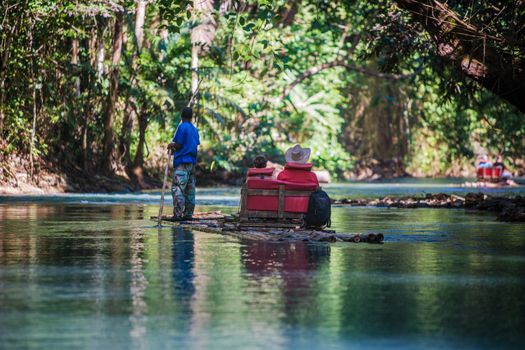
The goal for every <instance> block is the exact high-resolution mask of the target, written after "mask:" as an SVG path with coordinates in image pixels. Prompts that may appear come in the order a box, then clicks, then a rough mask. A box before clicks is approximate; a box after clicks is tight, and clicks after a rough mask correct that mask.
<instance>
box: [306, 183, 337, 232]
mask: <svg viewBox="0 0 525 350" xmlns="http://www.w3.org/2000/svg"><path fill="white" fill-rule="evenodd" d="M331 207H332V202H331V201H330V197H328V195H327V194H326V192H325V191H321V190H317V191H315V192H312V194H311V195H310V201H309V202H308V211H307V212H306V216H305V218H304V220H305V221H306V226H310V227H330V224H331V221H330V216H331V214H332V210H331Z"/></svg>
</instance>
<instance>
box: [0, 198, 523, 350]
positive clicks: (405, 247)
mask: <svg viewBox="0 0 525 350" xmlns="http://www.w3.org/2000/svg"><path fill="white" fill-rule="evenodd" d="M156 210H157V208H155V207H143V206H117V205H111V206H77V205H45V206H42V205H30V206H28V207H25V206H24V205H20V206H9V207H7V206H0V217H1V218H2V221H1V222H0V310H1V314H0V345H1V347H23V348H33V347H35V348H38V347H46V348H47V347H54V346H55V345H57V344H61V345H62V346H66V347H98V346H105V347H107V346H116V347H119V348H120V347H121V348H127V347H132V348H151V347H161V346H162V347H166V346H170V347H174V346H178V347H193V348H207V347H229V348H231V347H242V348H245V347H272V348H288V347H299V346H304V347H309V348H310V347H322V348H325V347H334V348H346V347H348V346H351V345H354V346H365V347H367V346H368V347H382V346H392V345H394V346H396V345H397V346H409V347H421V346H424V347H426V346H454V347H484V346H487V347H495V346H498V347H500V346H502V347H513V346H514V347H516V346H519V345H523V344H524V343H525V335H524V334H525V329H524V324H525V297H524V295H525V279H524V277H525V276H524V274H523V271H525V254H524V253H523V252H524V251H525V236H523V227H524V226H523V225H520V224H518V225H514V224H506V223H499V222H496V221H494V220H493V218H491V217H490V216H487V215H472V214H466V213H465V212H463V211H446V210H429V209H425V210H388V209H373V210H371V209H369V208H335V210H334V225H335V228H336V229H345V230H348V231H354V232H366V231H374V230H381V231H382V232H384V233H386V234H387V237H388V242H387V244H385V245H382V246H372V245H344V244H336V245H328V244H306V243H304V242H298V243H268V242H254V241H239V240H238V239H234V238H229V237H225V236H221V235H214V234H208V233H203V232H199V231H190V230H183V229H178V228H163V229H157V228H154V227H152V226H151V225H150V224H149V222H147V221H145V220H144V218H147V217H149V215H154V214H155V211H156Z"/></svg>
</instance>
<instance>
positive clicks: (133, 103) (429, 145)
mask: <svg viewBox="0 0 525 350" xmlns="http://www.w3.org/2000/svg"><path fill="white" fill-rule="evenodd" d="M226 3H228V4H230V5H229V7H228V6H226ZM498 3H499V2H498ZM191 4H192V1H165V0H161V1H156V2H148V5H147V6H148V7H147V16H146V18H145V26H144V43H145V44H144V47H143V49H142V50H140V52H139V50H138V48H137V38H136V37H135V34H134V30H135V27H134V26H135V23H134V21H135V20H136V19H135V12H134V11H135V9H136V3H135V2H132V1H114V2H107V1H87V0H86V1H65V0H64V1H59V2H56V1H47V0H38V1H37V0H32V1H6V2H2V5H1V6H0V10H1V11H0V12H1V13H0V16H2V17H0V23H1V25H2V28H0V29H1V30H0V45H2V46H1V49H2V50H0V54H2V55H3V54H5V53H7V54H8V56H7V58H8V59H7V60H5V63H3V64H5V66H3V67H2V68H3V70H2V72H4V73H3V74H2V75H1V76H0V79H1V80H3V83H4V85H5V89H4V90H3V91H2V93H3V95H2V100H1V101H0V103H1V106H0V108H1V109H2V111H3V115H5V117H4V121H3V124H4V127H3V130H0V133H1V136H2V139H3V143H2V150H1V152H2V153H3V154H10V153H14V152H18V153H20V154H27V152H29V148H30V147H29V143H30V142H31V141H30V140H31V139H30V135H31V128H32V120H33V109H34V108H36V113H37V119H36V121H37V123H36V124H37V127H36V141H35V144H34V145H35V147H34V151H33V152H34V155H35V156H38V157H41V158H42V159H46V160H50V161H51V162H52V163H55V165H56V166H59V167H60V166H62V165H64V164H67V165H71V166H73V167H75V168H82V167H84V165H85V164H84V163H83V161H84V160H85V158H87V162H88V165H87V167H88V168H87V169H86V170H88V171H95V170H96V168H97V164H98V163H99V162H100V157H101V153H102V149H101V145H102V142H103V139H104V137H103V136H104V120H105V115H106V114H105V113H106V109H107V105H108V102H107V101H108V98H109V93H110V74H109V71H110V69H111V68H112V67H111V59H112V57H111V52H112V45H113V34H114V33H113V28H114V23H115V17H116V14H117V13H118V12H120V11H123V12H124V13H125V18H126V21H125V27H126V28H125V29H126V31H125V32H126V36H125V38H124V39H125V40H124V44H123V47H122V54H123V57H122V59H121V61H120V62H119V65H118V67H117V68H118V71H119V75H118V82H119V85H118V88H119V90H118V96H117V103H116V112H115V121H114V124H113V126H112V127H113V130H114V133H115V137H114V138H115V139H114V143H115V148H117V144H120V143H124V144H125V141H127V139H126V138H127V137H128V138H129V140H128V141H129V147H130V149H129V150H128V149H125V150H124V151H125V152H127V156H126V157H124V155H123V154H117V157H116V160H115V161H116V162H117V163H119V164H117V167H116V168H117V169H122V168H126V169H130V168H131V167H132V166H133V164H132V159H133V158H134V157H132V156H135V155H136V153H137V152H140V150H139V147H138V143H139V140H140V137H141V134H140V132H141V131H140V128H139V127H138V126H139V121H140V122H142V123H146V124H145V125H143V132H145V135H143V136H144V137H145V152H146V154H145V156H146V167H148V166H149V167H150V170H154V169H153V168H155V167H157V168H158V165H159V163H158V161H159V159H160V158H162V157H163V156H164V153H163V151H162V149H163V147H164V144H166V143H167V142H168V141H169V140H170V139H171V135H172V134H173V132H174V131H175V128H176V127H177V125H178V123H179V121H180V118H179V114H178V111H180V110H181V108H182V107H184V106H185V105H186V104H187V103H188V101H189V100H190V99H191V97H192V93H191V81H192V70H191V65H192V63H191V62H192V57H191V52H192V41H191V31H192V30H193V28H195V27H196V26H197V25H198V24H199V23H198V21H197V20H196V18H197V17H198V16H196V15H197V14H195V13H192V11H191V7H190V5H191ZM223 5H224V6H223ZM450 5H451V6H453V7H454V8H457V9H459V10H465V11H467V9H466V8H463V5H462V2H452V3H450ZM498 6H499V5H498ZM476 8H477V9H478V10H479V11H477V12H469V13H471V14H472V15H473V16H475V17H476V16H477V17H480V16H481V17H483V16H485V17H486V16H489V15H490V13H491V11H490V10H487V9H486V6H483V5H481V4H477V3H476ZM211 15H212V16H213V18H214V19H215V22H216V25H215V27H214V30H215V31H216V33H214V34H215V36H214V39H213V42H212V44H211V46H210V47H207V48H203V49H202V52H201V53H200V56H199V68H198V78H199V94H198V95H197V99H196V104H195V112H196V113H195V114H196V123H197V125H198V127H199V129H200V132H201V138H202V152H201V157H200V166H201V167H203V168H205V169H207V170H208V171H213V170H216V169H219V168H221V169H225V170H227V171H231V172H239V173H241V172H243V171H244V170H245V169H246V167H247V166H249V165H250V164H251V159H252V158H253V157H254V156H255V155H257V154H261V153H263V154H266V155H267V156H268V157H269V159H270V160H272V161H274V162H283V161H284V159H283V158H284V157H283V154H284V151H285V150H286V149H287V148H288V147H290V146H292V145H293V144H294V143H300V144H302V145H303V146H307V147H311V148H312V150H313V152H312V161H313V162H314V165H315V166H317V167H320V168H325V169H327V170H329V171H330V172H331V173H332V174H333V175H334V176H344V175H345V174H348V173H349V172H350V171H352V170H353V169H354V164H355V163H356V162H357V161H363V160H365V161H368V160H377V161H379V162H388V161H391V160H395V161H396V162H397V161H401V162H402V163H403V166H406V168H407V169H408V170H409V171H410V172H411V173H414V174H416V173H417V174H423V175H424V174H427V175H443V174H448V173H449V169H450V168H451V167H454V166H455V165H457V164H461V166H464V167H468V164H469V161H470V160H471V159H472V158H473V156H474V154H475V153H477V152H480V150H484V151H488V152H493V153H504V154H505V155H507V156H509V157H511V161H513V162H514V161H517V160H518V159H519V158H520V157H522V154H523V151H524V150H525V144H524V139H525V137H524V134H525V123H523V115H522V114H520V113H519V112H517V111H516V110H515V109H513V108H512V107H510V106H509V105H507V104H505V103H503V102H502V101H501V100H499V99H497V98H495V97H494V96H492V95H490V94H489V93H487V92H485V91H483V90H480V89H479V87H478V86H476V85H474V84H473V83H472V82H470V81H468V80H466V79H464V78H463V77H461V76H459V75H458V74H457V73H456V72H455V71H454V70H452V69H450V68H448V67H446V66H445V65H443V64H442V63H441V62H440V61H439V60H437V59H436V57H434V56H432V55H431V54H429V52H431V49H430V48H431V42H430V40H429V38H428V36H427V35H425V34H421V31H420V30H418V27H417V26H416V25H415V24H414V23H413V22H412V21H411V20H410V17H409V15H408V14H406V13H404V12H401V11H400V10H399V9H397V8H396V7H395V6H393V5H392V3H391V2H389V1H383V0H382V1H375V2H369V1H362V0H354V1H284V0H258V1H248V2H221V3H220V4H219V2H217V4H216V6H215V8H214V10H213V12H212V13H211ZM503 17H504V18H502V19H501V21H495V22H494V23H492V24H491V27H490V28H489V29H490V31H491V33H492V34H493V35H496V34H497V33H498V32H505V33H507V32H509V31H510V30H511V29H513V28H514V29H515V28H517V27H516V26H517V25H518V24H520V25H523V21H522V19H521V18H519V14H518V13H515V11H510V12H509V13H507V12H505V14H504V15H503ZM483 18H484V17H483ZM500 22H501V23H500ZM521 41H522V38H521V37H516V38H515V42H517V43H518V44H516V45H518V46H516V47H519V45H520V43H521ZM74 45H77V47H78V53H77V54H76V56H75V55H74V53H73V46H74ZM516 47H508V48H505V50H506V51H507V52H509V53H510V52H513V50H514V51H515V49H516ZM516 55H517V57H518V56H519V57H518V58H520V57H521V56H520V55H522V52H518V53H517V54H516ZM74 56H75V57H74ZM0 58H2V57H0ZM100 58H102V60H100ZM521 58H522V57H521ZM338 60H339V61H340V60H343V61H344V62H345V64H347V65H349V66H355V67H358V68H365V69H366V70H368V71H371V72H383V73H402V74H410V73H413V72H417V74H415V76H412V77H410V78H408V79H403V80H389V79H387V78H378V77H377V76H371V75H366V74H363V73H362V72H358V71H356V70H351V69H346V68H344V67H342V66H341V65H335V66H333V67H331V68H327V69H324V68H319V67H321V66H322V65H323V64H328V63H330V62H334V61H338ZM2 62H4V61H2ZM419 67H424V69H422V70H420V71H418V68H419ZM312 69H317V70H316V71H315V72H314V73H312V74H310V75H307V76H306V77H304V75H305V74H306V73H308V72H309V71H310V70H312ZM294 82H298V83H297V84H295V83H294ZM292 83H293V84H294V87H293V89H291V90H290V91H289V93H288V94H284V91H285V90H286V89H287V88H288V87H290V86H291V84H292ZM33 90H34V91H35V98H34V99H33V97H32V96H33ZM128 117H129V119H131V122H132V123H131V127H130V129H129V130H130V131H131V133H130V134H129V135H128V136H127V135H126V133H125V130H126V127H125V125H123V124H124V123H125V120H126V118H128ZM84 139H85V140H86V143H84ZM118 152H120V153H122V152H123V151H122V150H121V149H120V148H119V149H118V150H117V153H118Z"/></svg>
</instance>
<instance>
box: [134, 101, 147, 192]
mask: <svg viewBox="0 0 525 350" xmlns="http://www.w3.org/2000/svg"><path fill="white" fill-rule="evenodd" d="M138 122H139V142H138V144H137V153H136V154H135V161H134V166H133V170H132V174H133V176H134V178H135V180H136V181H137V183H138V184H139V186H140V188H147V184H146V183H145V182H144V148H145V146H146V129H147V128H148V115H147V114H146V111H145V110H144V109H141V110H140V111H139V114H138Z"/></svg>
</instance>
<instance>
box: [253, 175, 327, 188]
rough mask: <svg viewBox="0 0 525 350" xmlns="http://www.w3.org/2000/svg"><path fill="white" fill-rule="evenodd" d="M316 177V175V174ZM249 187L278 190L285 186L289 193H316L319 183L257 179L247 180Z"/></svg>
mask: <svg viewBox="0 0 525 350" xmlns="http://www.w3.org/2000/svg"><path fill="white" fill-rule="evenodd" d="M314 175H315V174H314ZM246 184H247V187H248V188H249V189H254V190H278V189H279V185H284V189H285V190H287V191H315V190H316V189H317V187H319V184H318V183H317V182H305V183H297V182H289V181H281V180H273V179H267V180H264V179H257V178H248V179H247V180H246Z"/></svg>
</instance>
